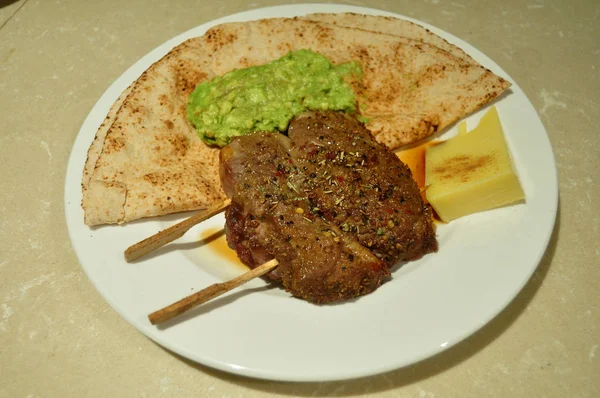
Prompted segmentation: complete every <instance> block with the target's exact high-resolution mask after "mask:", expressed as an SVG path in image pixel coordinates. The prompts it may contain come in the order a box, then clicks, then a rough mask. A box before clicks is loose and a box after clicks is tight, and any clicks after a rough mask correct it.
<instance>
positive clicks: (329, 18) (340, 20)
mask: <svg viewBox="0 0 600 398" xmlns="http://www.w3.org/2000/svg"><path fill="white" fill-rule="evenodd" d="M302 18H303V19H307V20H309V21H314V22H321V23H329V24H333V25H338V26H343V27H346V28H354V29H363V30H369V31H371V32H376V33H384V34H388V35H393V36H398V37H404V38H406V39H411V40H414V41H416V42H421V43H425V44H429V45H432V46H435V47H437V48H439V49H441V50H444V51H447V52H448V53H450V54H452V55H454V56H455V57H456V58H459V59H461V60H463V61H464V62H466V63H470V64H474V65H478V63H477V62H476V61H475V60H474V59H473V58H471V57H470V56H469V55H468V54H467V53H466V52H464V51H463V50H462V49H461V48H460V47H457V46H455V45H454V44H450V43H448V41H446V40H445V39H443V38H441V37H440V36H438V35H436V34H435V33H432V32H431V31H430V30H429V29H426V28H424V27H422V26H421V25H417V24H416V23H414V22H411V21H407V20H405V19H399V18H393V17H386V16H381V15H365V14H356V13H352V12H344V13H339V14H326V13H320V14H308V15H306V16H304V17H302ZM415 44H417V43H415Z"/></svg>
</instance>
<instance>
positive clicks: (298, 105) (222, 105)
mask: <svg viewBox="0 0 600 398" xmlns="http://www.w3.org/2000/svg"><path fill="white" fill-rule="evenodd" d="M360 76H361V69H360V66H359V64H358V63H357V62H348V63H345V64H340V65H333V64H332V63H331V61H329V59H327V58H326V57H324V56H323V55H320V54H317V53H315V52H313V51H310V50H298V51H294V52H290V53H288V54H287V55H285V56H283V57H281V58H279V59H277V60H275V61H273V62H271V63H269V64H265V65H259V66H253V67H250V68H245V69H236V70H233V71H231V72H229V73H227V74H225V75H223V76H218V77H215V78H214V79H212V80H210V81H206V82H203V83H201V84H199V85H198V86H197V87H196V89H195V90H194V92H193V93H192V94H190V96H189V99H188V105H187V118H188V121H189V122H190V123H191V124H192V125H193V126H194V127H195V128H196V130H197V131H198V134H199V135H200V138H202V139H203V140H204V141H205V142H206V143H207V144H210V145H218V146H221V147H222V146H225V145H227V144H228V143H229V141H230V140H231V138H232V137H235V136H239V135H244V134H248V133H252V132H255V131H281V132H283V131H285V130H286V129H287V126H288V123H289V121H290V120H291V119H292V118H293V117H294V116H297V115H299V114H300V113H302V112H304V111H306V110H336V111H345V112H349V113H355V112H356V100H355V98H354V91H353V90H352V87H351V86H350V84H349V83H348V82H347V81H346V80H344V78H345V77H349V78H357V77H360Z"/></svg>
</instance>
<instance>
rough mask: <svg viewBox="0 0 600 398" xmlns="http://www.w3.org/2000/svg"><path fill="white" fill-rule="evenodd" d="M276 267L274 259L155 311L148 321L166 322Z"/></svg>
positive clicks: (155, 322)
mask: <svg viewBox="0 0 600 398" xmlns="http://www.w3.org/2000/svg"><path fill="white" fill-rule="evenodd" d="M278 265H279V263H278V262H277V260H275V259H273V260H270V261H267V262H266V263H264V264H263V265H261V266H258V267H256V268H254V269H253V270H251V271H248V272H246V273H244V274H242V275H240V276H238V277H237V278H234V279H232V280H230V281H228V282H222V283H215V284H213V285H210V286H209V287H207V288H205V289H202V290H200V291H198V292H196V293H194V294H192V295H190V296H187V297H185V298H183V299H181V300H179V301H177V302H175V303H173V304H171V305H169V306H167V307H165V308H162V309H160V310H158V311H155V312H153V313H151V314H150V315H148V319H149V320H150V323H152V324H153V325H156V324H159V323H163V322H166V321H168V320H169V319H171V318H173V317H176V316H178V315H181V314H183V313H184V312H186V311H189V310H191V309H192V308H194V307H196V306H198V305H200V304H204V303H206V302H207V301H209V300H212V299H213V298H215V297H218V296H220V295H222V294H223V293H227V292H228V291H230V290H232V289H235V288H236V287H238V286H240V285H243V284H244V283H246V282H248V281H250V280H251V279H254V278H257V277H259V276H262V275H264V274H266V273H267V272H269V271H271V270H273V269H275V268H276V267H277V266H278Z"/></svg>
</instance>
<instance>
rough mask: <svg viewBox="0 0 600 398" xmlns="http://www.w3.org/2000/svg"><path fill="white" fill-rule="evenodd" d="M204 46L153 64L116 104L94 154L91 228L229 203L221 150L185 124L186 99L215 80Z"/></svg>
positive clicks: (87, 194) (89, 168)
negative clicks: (222, 176) (220, 174)
mask: <svg viewBox="0 0 600 398" xmlns="http://www.w3.org/2000/svg"><path fill="white" fill-rule="evenodd" d="M208 59H209V54H206V53H205V52H204V51H203V48H202V46H200V41H199V40H189V41H187V42H185V43H183V44H181V45H180V46H178V47H176V48H175V49H173V50H172V51H171V52H170V53H169V54H167V55H166V56H165V57H164V58H162V59H161V60H160V61H158V62H157V63H155V64H154V65H152V66H151V67H150V68H149V69H148V70H147V71H146V72H144V73H143V74H142V76H141V77H140V78H139V79H138V80H137V81H136V82H135V83H134V84H133V85H132V86H131V87H130V88H128V89H127V90H126V91H125V92H124V93H123V94H122V95H121V97H120V98H119V99H118V100H117V101H116V102H115V104H114V105H113V107H112V109H111V111H110V112H109V114H108V117H107V118H106V120H105V122H104V123H103V124H102V126H101V127H100V128H99V130H98V133H97V135H96V139H95V140H94V142H93V143H92V146H91V147H90V150H89V151H88V159H87V162H86V166H85V169H84V175H83V181H82V188H83V200H82V206H83V208H84V211H85V223H86V224H87V225H97V224H106V223H121V222H127V221H132V220H136V219H139V218H143V217H152V216H158V215H163V214H169V213H174V212H180V211H186V210H193V209H198V208H203V207H207V206H210V205H212V204H213V203H216V202H219V201H221V200H223V199H225V194H224V193H223V191H222V190H221V185H220V182H219V177H218V165H219V160H218V156H219V150H218V149H215V148H210V147H208V146H206V145H205V144H204V142H202V141H201V140H200V138H199V137H198V135H197V134H196V132H195V130H194V129H193V128H192V127H191V126H190V125H189V124H188V123H187V121H186V118H185V110H186V104H187V97H188V95H189V94H190V93H191V92H192V91H193V89H194V88H195V86H196V84H197V83H198V82H200V81H202V80H204V79H209V78H212V77H213V76H214V75H213V73H212V71H211V70H210V68H208V67H207V65H206V62H207V60H208Z"/></svg>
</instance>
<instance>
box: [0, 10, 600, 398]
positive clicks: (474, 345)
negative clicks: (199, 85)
mask: <svg viewBox="0 0 600 398" xmlns="http://www.w3.org/2000/svg"><path fill="white" fill-rule="evenodd" d="M290 3H298V2H295V1H294V2H290ZM340 3H344V4H351V5H361V6H368V7H374V8H380V9H383V10H387V11H391V12H395V13H398V14H402V15H406V16H410V17H413V18H416V19H419V20H422V21H424V22H427V23H430V24H433V25H435V26H437V27H439V28H441V29H444V30H446V31H448V32H450V33H452V34H454V35H455V36H457V37H460V38H461V39H463V40H465V41H467V42H469V43H470V44H472V45H474V46H475V47H477V48H478V49H479V50H481V51H482V52H484V53H485V54H486V55H488V56H489V57H490V58H492V59H493V60H495V61H496V62H497V63H498V64H499V65H501V66H502V67H503V69H504V70H505V71H506V72H507V73H508V74H509V75H511V76H512V77H513V78H514V79H515V80H516V81H517V82H518V84H519V85H520V86H521V88H522V89H523V90H524V91H525V93H526V94H527V96H528V97H529V99H530V101H531V102H532V103H533V105H534V106H535V108H536V109H537V111H538V113H539V115H540V117H541V119H542V121H543V123H544V125H545V127H546V129H547V131H548V134H549V136H550V140H551V142H552V145H553V148H554V153H555V156H556V162H557V167H558V173H559V183H560V202H559V212H558V216H557V221H556V226H555V229H554V233H553V235H552V238H551V241H550V245H549V247H548V250H547V252H546V254H545V256H544V257H543V259H542V261H541V263H540V264H539V266H538V268H537V270H536V272H535V274H534V275H533V277H532V278H531V280H530V281H529V282H528V283H527V285H526V286H525V287H524V289H523V290H522V291H521V293H520V294H519V295H518V296H517V297H516V298H515V300H514V301H513V302H512V303H511V304H510V305H509V306H508V307H507V308H506V309H505V310H504V311H503V312H501V313H500V314H499V315H498V316H497V317H496V318H494V319H493V320H492V321H491V322H490V323H489V324H487V325H486V326H484V327H483V328H482V329H481V330H480V331H478V332H477V333H475V334H474V335H473V336H471V337H469V338H468V339H466V340H465V341H463V342H462V343H459V344H458V345H456V346H454V347H452V348H451V349H449V350H447V351H445V352H443V353H441V354H439V355H437V356H435V357H432V358H429V359H427V360H425V361H423V362H420V363H417V364H415V365H412V366H410V367H408V368H404V369H399V370H395V371H392V372H388V373H385V374H380V375H376V376H372V377H368V378H362V379H357V380H350V381H340V382H327V383H300V384H298V383H280V382H271V381H262V380H253V379H247V378H243V377H239V376H235V375H230V374H226V373H222V372H220V371H216V370H212V369H209V368H206V367H204V366H201V365H197V364H195V363H191V362H189V361H187V360H185V359H182V358H180V357H178V356H175V355H173V354H171V353H170V352H168V351H166V350H164V349H163V348H161V347H160V346H158V345H156V344H154V343H153V342H152V341H150V340H149V339H147V338H146V337H145V336H144V335H142V334H141V333H139V332H138V331H137V330H136V329H135V328H134V327H132V326H131V325H130V324H129V323H127V322H126V321H125V320H124V319H123V318H121V317H120V316H119V315H118V314H117V313H116V312H115V311H114V310H113V309H112V308H111V307H110V306H109V305H108V304H107V303H106V302H105V301H104V300H103V299H102V298H101V297H100V295H99V294H98V293H97V291H96V290H95V289H94V287H93V286H92V284H91V283H90V282H89V281H88V279H87V278H86V276H85V274H84V272H83V270H82V268H81V266H80V265H79V262H78V260H77V257H76V256H75V253H74V251H73V249H72V247H71V241H70V239H69V235H68V233H67V228H66V222H65V213H64V205H63V197H64V178H65V173H66V166H67V161H68V158H69V154H70V150H71V147H72V145H73V142H74V140H75V137H76V136H77V133H78V131H79V128H80V127H81V125H82V123H83V120H84V118H85V117H86V115H87V114H88V112H89V111H90V109H91V108H92V107H93V105H94V104H95V102H96V101H97V100H98V98H99V97H100V96H101V95H102V93H103V92H104V91H105V90H106V89H107V88H108V86H109V85H110V84H111V83H112V82H113V81H114V80H115V79H116V78H117V77H119V76H120V75H121V74H122V73H123V72H124V71H125V70H126V69H127V68H128V67H129V66H130V65H132V64H133V63H134V62H135V61H137V60H138V59H139V58H140V57H141V56H143V55H144V54H146V53H147V52H149V51H150V50H152V49H153V48H155V47H156V46H158V45H159V44H161V43H163V42H164V41H166V40H167V39H169V38H171V37H173V36H175V35H177V34H179V33H181V32H183V31H186V30H188V29H190V28H192V27H194V26H197V25H200V24H202V23H204V22H207V21H209V20H212V19H215V18H217V17H221V16H225V15H228V14H231V13H234V12H238V11H244V10H248V9H252V8H259V7H264V6H270V5H277V4H281V2H280V1H276V0H268V1H260V0H256V1H254V2H251V3H248V2H245V1H239V0H222V1H220V2H203V1H198V0H195V1H194V0H189V1H180V2H163V1H156V0H149V1H141V0H131V1H126V2H124V1H112V0H109V1H102V2H83V1H75V0H56V1H54V0H52V1H50V0H48V1H42V0H20V1H16V2H10V1H9V2H7V1H0V6H2V8H0V92H1V93H2V96H1V100H0V103H1V106H0V117H1V120H2V130H1V134H0V142H1V147H2V148H3V151H4V153H3V154H2V156H1V157H0V167H1V169H2V171H3V178H2V180H1V181H0V190H1V191H2V193H3V194H2V198H1V199H0V214H1V218H0V223H1V228H0V373H1V374H2V376H1V377H0V396H2V397H50V396H52V397H54V396H56V397H81V396H102V397H104V396H115V397H116V396H124V397H125V396H126V397H132V396H139V397H160V396H177V397H184V396H218V397H233V396H236V397H238V396H239V397H262V396H301V397H302V396H367V395H368V396H377V397H380V396H381V397H404V396H406V397H448V396H456V397H465V396H474V397H483V396H495V397H500V396H502V397H534V396H544V397H551V396H552V397H566V396H569V397H594V396H595V397H598V396H600V377H599V375H600V349H599V345H600V297H599V296H600V295H599V294H598V291H599V286H600V272H599V268H598V266H599V265H600V261H599V259H600V245H599V243H598V242H599V241H600V230H599V225H600V217H599V213H598V211H596V206H598V205H599V203H598V195H599V194H600V190H599V188H598V187H599V180H600V161H599V154H600V135H599V134H598V128H597V127H594V126H597V124H596V123H599V122H600V111H599V108H600V79H599V71H600V4H598V3H597V2H594V1H589V0H587V1H585V0H575V1H564V0H531V1H528V2H522V1H519V0H507V1H499V2H493V3H492V2H480V1H477V0H454V1H446V0H426V1H417V0H405V1H386V0H371V1H356V0H352V1H345V2H344V1H342V2H340ZM484 3H486V4H485V5H484Z"/></svg>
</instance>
